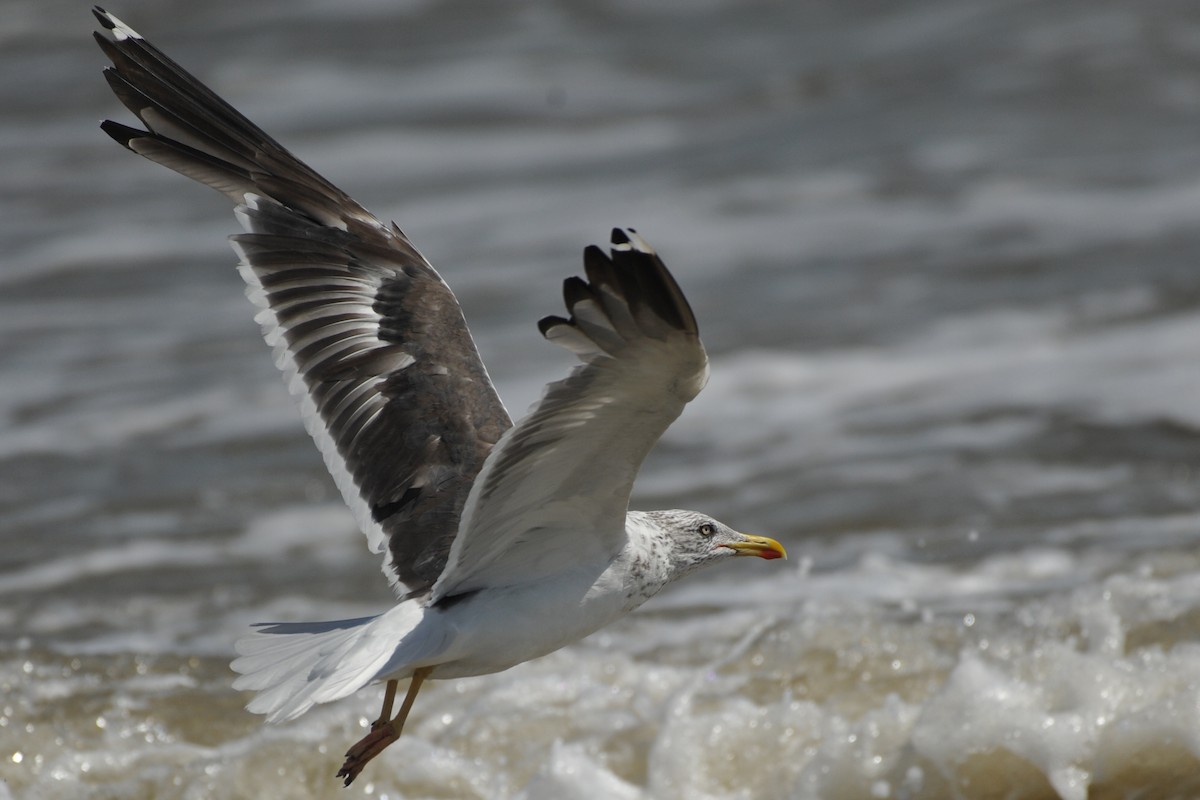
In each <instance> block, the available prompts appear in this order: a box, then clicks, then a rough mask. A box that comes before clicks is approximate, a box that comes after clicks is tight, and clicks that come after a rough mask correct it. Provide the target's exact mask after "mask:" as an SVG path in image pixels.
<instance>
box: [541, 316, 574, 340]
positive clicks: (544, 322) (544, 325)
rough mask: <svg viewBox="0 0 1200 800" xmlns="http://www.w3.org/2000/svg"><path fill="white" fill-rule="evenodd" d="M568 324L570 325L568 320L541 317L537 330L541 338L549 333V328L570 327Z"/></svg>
mask: <svg viewBox="0 0 1200 800" xmlns="http://www.w3.org/2000/svg"><path fill="white" fill-rule="evenodd" d="M570 324H571V321H570V320H568V319H563V318H562V317H556V316H553V315H551V316H549V317H542V318H541V319H539V320H538V330H539V331H540V332H541V334H542V336H545V335H546V334H547V333H548V332H549V331H550V329H551V328H556V327H558V326H559V325H570Z"/></svg>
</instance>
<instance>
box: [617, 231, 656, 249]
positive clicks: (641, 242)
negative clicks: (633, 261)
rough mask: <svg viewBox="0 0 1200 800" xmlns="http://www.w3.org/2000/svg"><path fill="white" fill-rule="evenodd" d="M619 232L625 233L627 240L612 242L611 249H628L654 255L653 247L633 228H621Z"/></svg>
mask: <svg viewBox="0 0 1200 800" xmlns="http://www.w3.org/2000/svg"><path fill="white" fill-rule="evenodd" d="M621 232H622V233H624V234H625V236H626V238H628V239H629V241H628V242H613V243H612V249H613V250H615V251H620V252H629V251H630V250H633V251H636V252H638V253H645V254H647V255H651V256H652V255H655V252H654V248H653V247H651V246H650V245H649V244H647V243H646V240H645V239H643V238H642V237H641V236H639V235H638V232H637V231H635V230H634V229H633V228H622V229H621Z"/></svg>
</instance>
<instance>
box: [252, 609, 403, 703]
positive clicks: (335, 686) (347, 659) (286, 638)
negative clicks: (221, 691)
mask: <svg viewBox="0 0 1200 800" xmlns="http://www.w3.org/2000/svg"><path fill="white" fill-rule="evenodd" d="M423 611H424V609H422V608H421V606H420V605H419V604H417V603H413V602H408V603H401V604H400V605H398V606H396V607H395V608H393V609H391V610H390V611H388V612H387V613H386V614H382V615H380V616H377V617H362V618H359V619H346V620H336V621H333V622H284V623H273V624H272V623H266V624H264V625H260V626H256V627H257V628H258V630H256V631H254V633H251V634H250V635H249V636H246V637H244V638H242V639H239V640H238V642H237V644H236V645H235V649H236V650H237V652H238V655H239V656H240V657H239V658H237V659H235V660H234V662H233V663H232V664H230V666H231V667H232V668H233V670H234V671H235V672H239V673H241V676H240V677H239V678H238V679H237V680H235V681H234V682H233V688H235V689H249V690H252V691H256V692H258V695H257V696H256V697H255V698H254V699H253V700H251V701H250V704H249V705H247V706H246V708H247V709H248V710H249V711H253V712H254V713H256V714H266V715H267V721H268V722H285V721H287V720H290V719H295V718H296V717H298V716H300V715H301V714H303V713H304V712H305V711H307V710H308V709H310V708H312V706H313V705H315V704H316V703H328V702H329V701H331V700H337V699H339V698H342V697H345V696H347V695H349V694H352V693H353V692H355V691H357V690H359V689H361V688H362V687H363V686H366V685H367V684H368V683H370V682H371V681H373V680H375V679H376V678H377V677H382V676H381V675H380V670H381V669H382V668H384V667H385V666H392V664H394V663H395V659H394V657H395V656H397V655H399V652H398V651H399V650H400V645H401V644H402V643H403V641H404V639H405V637H406V635H407V634H409V633H411V632H412V631H413V629H415V628H416V627H417V624H418V623H419V622H420V621H421V618H422V616H423ZM389 662H392V663H391V664H389ZM389 671H394V667H393V669H391V670H389Z"/></svg>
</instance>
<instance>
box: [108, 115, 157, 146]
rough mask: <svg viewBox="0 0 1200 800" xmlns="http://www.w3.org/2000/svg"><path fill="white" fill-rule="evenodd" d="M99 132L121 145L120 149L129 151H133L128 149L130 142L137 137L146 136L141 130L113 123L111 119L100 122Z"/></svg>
mask: <svg viewBox="0 0 1200 800" xmlns="http://www.w3.org/2000/svg"><path fill="white" fill-rule="evenodd" d="M100 130H102V131H104V132H105V133H107V134H108V135H109V136H111V137H112V139H113V141H115V142H116V143H117V144H119V145H121V146H122V147H126V148H129V149H130V150H132V149H133V148H132V147H129V142H130V141H132V140H133V139H135V138H137V137H139V136H145V135H146V132H145V131H143V130H138V129H137V128H131V127H129V126H128V125H122V124H121V123H119V122H113V121H112V120H111V119H106V120H104V121H103V122H101V123H100Z"/></svg>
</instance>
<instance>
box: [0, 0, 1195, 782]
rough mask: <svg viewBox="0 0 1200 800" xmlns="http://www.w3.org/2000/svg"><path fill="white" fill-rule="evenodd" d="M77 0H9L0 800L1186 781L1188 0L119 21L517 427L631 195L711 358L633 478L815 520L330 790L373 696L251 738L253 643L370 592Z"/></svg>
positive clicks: (761, 526) (214, 265)
mask: <svg viewBox="0 0 1200 800" xmlns="http://www.w3.org/2000/svg"><path fill="white" fill-rule="evenodd" d="M87 9H88V5H87V4H86V3H82V2H74V0H70V1H68V0H8V2H7V3H6V4H5V6H4V10H3V12H2V13H0V74H3V75H4V76H5V80H3V81H0V109H3V111H2V113H0V164H2V165H3V166H2V168H0V188H2V191H0V212H2V213H0V253H2V254H3V255H2V256H0V262H2V263H0V341H2V342H3V347H2V348H0V686H2V687H3V694H2V696H0V798H6V799H7V798H8V797H14V798H47V799H51V798H53V799H57V798H79V797H89V798H114V799H115V798H154V799H155V800H157V799H158V798H209V797H212V798H309V797H311V798H317V797H334V796H336V797H363V796H367V797H377V798H383V797H387V798H493V797H496V798H499V797H519V798H527V799H532V798H546V800H550V799H551V798H554V799H560V798H630V799H633V798H638V799H639V800H650V799H651V798H972V799H974V798H1000V797H1008V798H1055V797H1061V798H1066V799H1067V800H1083V799H1084V798H1132V797H1139V798H1171V797H1178V798H1191V797H1197V796H1200V265H1198V264H1197V260H1198V259H1200V225H1198V224H1197V220H1198V218H1200V6H1197V5H1196V4H1195V3H1193V2H1184V0H1178V1H1177V2H1172V1H1171V0H1149V1H1148V2H1137V3H1130V2H1117V1H1116V0H1061V1H1060V2H1056V3H1041V2H1031V1H1030V0H978V1H977V2H970V3H964V2H961V0H912V1H911V2H905V3H893V2H875V1H873V0H814V1H813V2H804V3H789V2H766V1H765V0H764V1H763V2H734V1H733V0H700V2H694V3H688V4H675V5H668V4H656V3H646V2H635V1H634V0H600V1H599V2H597V1H596V0H564V1H563V2H503V1H501V2H493V3H487V4H477V3H472V2H467V1H466V0H458V1H457V2H456V1H453V0H448V1H446V2H439V1H438V0H414V1H413V2H393V1H392V0H349V1H348V2H338V3H334V2H317V0H303V1H302V2H298V1H297V0H287V1H286V2H285V0H264V1H263V2H256V3H253V4H251V3H246V2H231V1H230V0H215V1H214V2H205V3H184V2H179V1H178V0H176V1H174V2H161V0H158V1H156V2H150V0H124V2H123V4H122V5H121V6H120V7H116V6H114V7H112V8H111V9H110V10H112V11H113V12H115V13H116V14H118V15H119V16H121V17H122V18H123V19H124V20H125V21H127V22H128V23H129V24H131V25H132V26H133V27H135V28H137V29H138V30H139V31H140V32H141V33H143V34H145V35H146V36H147V37H148V38H150V39H151V40H152V41H154V42H155V43H156V44H158V45H159V46H160V47H162V48H163V49H165V50H166V51H167V52H168V53H170V54H171V55H172V56H173V57H174V58H176V59H177V60H179V61H180V62H182V63H183V64H184V65H185V66H188V67H189V68H191V69H192V70H193V71H195V72H196V73H197V74H198V75H199V76H200V77H201V78H202V79H203V80H206V81H207V82H209V83H210V84H211V85H212V86H213V87H214V88H215V89H217V90H218V91H219V92H221V93H222V94H224V95H225V96H226V97H227V98H228V99H229V100H231V101H232V102H233V103H234V105H236V106H238V107H239V108H240V109H242V110H243V111H244V112H246V113H247V114H248V115H249V116H250V117H251V118H253V119H254V120H255V121H257V122H258V123H259V124H260V125H262V126H263V127H264V128H266V129H267V130H268V131H270V132H272V133H273V134H274V135H275V136H276V137H277V138H279V139H281V140H282V141H283V142H284V144H285V145H287V146H289V147H290V148H291V149H293V150H294V151H295V152H296V153H297V154H298V155H300V156H301V157H302V158H304V159H305V160H307V161H308V162H309V163H310V164H312V165H313V166H314V167H315V168H316V169H318V170H319V171H321V172H322V173H324V174H325V175H326V176H327V177H329V178H330V179H331V180H333V181H334V182H335V183H337V184H339V185H340V186H342V187H343V188H344V189H346V190H347V191H348V192H349V193H350V194H351V195H353V196H354V197H356V198H357V199H358V200H359V201H361V202H362V203H363V204H364V205H366V206H367V207H368V208H370V209H372V210H373V211H375V212H376V213H377V214H378V215H379V216H381V217H384V218H391V219H395V220H396V221H397V222H398V223H399V224H400V226H401V227H402V228H404V230H405V231H406V232H407V233H408V234H409V235H410V236H411V237H412V239H413V240H414V241H415V242H416V244H417V246H418V247H420V248H421V249H422V251H423V252H424V253H425V254H426V255H427V256H428V257H429V258H430V259H431V261H432V262H433V263H434V264H435V265H436V266H438V268H439V269H440V270H441V271H442V274H443V275H444V276H445V278H446V279H447V281H448V282H449V283H450V284H451V285H452V286H453V287H454V288H455V290H456V291H457V293H458V296H459V298H460V300H461V302H462V304H463V306H464V307H465V310H466V313H467V317H468V320H469V321H470V323H471V325H472V327H473V330H474V332H475V335H476V338H477V340H478V342H479V345H480V348H481V350H482V351H483V355H484V357H485V360H486V362H487V363H488V365H489V368H490V370H491V374H492V377H493V378H494V380H495V381H496V383H497V385H498V387H499V389H500V391H501V395H502V396H503V397H504V398H505V399H506V402H507V403H508V405H509V408H510V410H512V411H513V413H514V414H519V413H520V412H521V411H523V409H524V408H526V407H527V406H528V405H529V403H531V402H532V401H533V400H534V399H535V398H536V397H537V395H538V392H539V391H540V387H541V386H542V385H543V384H544V383H545V382H546V381H547V380H550V379H553V378H554V377H555V376H558V375H560V374H562V373H563V372H564V371H565V370H566V369H567V368H568V367H569V365H570V363H571V362H570V359H569V357H568V356H567V355H566V354H564V353H559V352H558V350H557V348H554V347H552V346H550V345H548V344H546V343H544V342H543V341H542V340H541V339H540V337H539V336H538V335H537V332H536V330H535V328H534V322H535V321H536V319H537V318H538V317H540V316H542V315H544V314H548V313H557V312H558V310H559V307H560V303H561V301H560V299H559V286H560V282H561V280H562V278H564V277H566V276H567V275H569V274H575V273H577V272H578V271H579V270H580V258H579V254H580V251H581V248H582V247H583V246H584V245H585V244H587V243H590V242H603V241H605V240H606V237H607V233H608V230H609V228H611V227H612V226H614V225H631V226H634V227H636V228H637V229H638V230H640V231H641V232H642V233H643V234H644V235H645V236H646V238H647V239H648V240H649V241H650V242H652V243H653V244H654V245H655V246H656V247H657V248H658V249H659V251H660V252H661V253H662V254H663V256H664V258H665V260H666V261H667V263H668V264H669V265H670V266H671V267H672V269H673V270H674V272H675V274H676V276H677V277H678V279H679V281H680V282H681V284H682V285H683V287H684V288H685V290H686V291H687V292H688V294H689V296H690V298H691V301H692V304H693V306H694V307H695V310H696V312H697V315H698V317H699V319H700V324H701V329H702V331H703V333H704V338H705V343H706V345H707V347H708V350H709V353H710V355H711V357H712V362H713V363H712V379H711V381H710V383H709V386H708V389H707V390H706V391H705V392H704V393H703V394H702V395H701V397H700V398H699V399H698V400H697V401H696V402H695V403H694V405H693V406H691V407H690V408H689V409H688V411H687V412H686V413H685V416H684V417H683V418H682V419H681V420H680V422H679V423H678V424H676V426H675V427H673V428H672V429H671V430H670V431H669V432H668V434H667V436H666V437H665V439H664V440H663V442H662V444H661V445H660V446H659V448H658V449H657V450H656V452H655V453H654V455H653V456H652V458H651V460H650V462H649V463H648V464H647V466H646V468H645V470H644V472H643V476H642V479H641V482H640V483H639V487H638V490H637V493H636V496H635V498H634V505H635V507H639V508H652V507H675V506H682V507H693V508H697V509H701V510H704V511H707V512H709V513H712V514H714V515H716V516H718V517H720V518H721V519H724V520H726V521H728V522H730V523H732V524H734V525H736V526H737V527H740V528H741V529H743V530H747V531H754V532H761V533H766V534H770V535H773V536H776V537H778V538H779V539H781V540H782V541H783V542H784V543H785V544H786V545H787V546H788V548H789V551H790V553H791V555H792V560H791V561H789V562H787V563H786V564H783V565H782V566H780V565H779V563H778V562H775V563H771V564H766V563H754V564H744V563H740V562H739V564H737V565H734V566H729V567H727V568H723V569H720V570H714V571H712V572H709V573H706V574H702V575H699V576H696V577H695V578H694V579H692V580H690V581H688V582H686V583H685V584H683V585H681V586H680V587H678V589H677V590H675V591H671V592H669V593H668V594H666V595H665V596H663V597H661V598H659V599H658V600H656V601H654V602H652V603H651V604H649V605H648V606H647V607H646V608H645V609H644V610H643V611H642V612H640V613H638V614H636V615H634V616H633V617H631V618H629V619H628V620H626V621H624V622H623V623H621V624H619V625H616V626H614V627H613V628H611V629H609V630H607V631H604V632H602V633H600V634H598V635H596V636H594V637H592V638H591V639H588V640H585V641H584V642H581V643H580V644H578V645H576V646H572V647H570V648H567V649H565V650H563V651H560V652H559V653H556V654H554V655H552V656H549V657H547V658H545V659H541V660H539V661H536V662H532V663H529V664H526V665H522V666H520V667H518V668H515V669H513V670H511V671H509V672H507V673H503V674H500V675H494V676H490V677H485V678H478V679H471V680H463V681H455V682H446V683H436V684H433V685H431V686H430V687H429V688H427V689H426V690H425V691H424V692H423V693H422V696H421V698H420V701H419V702H418V704H417V706H416V709H415V711H414V715H413V717H412V720H411V722H410V726H409V729H408V730H407V731H406V733H405V736H404V738H403V739H402V740H401V741H400V742H399V743H398V744H396V745H395V746H393V747H392V748H391V749H390V750H389V751H388V752H387V753H386V754H385V755H384V756H383V757H381V758H380V759H378V760H376V761H375V762H374V763H372V765H371V766H370V767H369V768H368V770H367V772H366V773H365V774H364V777H363V778H362V779H360V780H359V782H357V783H356V784H355V785H354V786H353V787H351V788H350V789H348V790H345V791H342V790H340V788H338V783H337V782H336V781H335V780H334V778H333V773H334V771H335V770H336V769H337V767H338V765H339V764H340V761H341V753H342V751H343V750H344V749H345V747H346V746H347V745H348V744H349V743H350V742H352V741H354V740H355V739H357V738H358V737H359V736H360V735H361V734H362V731H363V729H364V727H365V725H366V724H367V721H368V719H370V718H371V716H372V715H373V714H374V713H375V712H376V711H377V704H378V697H379V693H378V690H376V689H371V690H366V691H364V692H363V693H361V694H360V695H359V696H356V697H355V698H353V699H350V700H346V701H342V702H340V703H337V704H334V705H332V706H324V707H320V708H318V709H315V710H314V711H313V712H310V713H309V714H308V715H307V716H306V717H304V718H303V719H301V720H300V721H298V722H296V723H292V724H288V725H284V726H280V727H265V726H263V725H262V724H261V721H260V719H259V718H257V717H255V716H253V715H251V714H249V713H247V712H244V711H243V710H242V705H243V703H244V702H245V701H246V699H247V698H245V697H243V696H241V695H239V694H238V693H235V692H234V691H233V690H232V689H231V688H230V687H229V683H230V680H231V673H230V672H229V670H228V667H227V663H228V660H229V658H230V656H231V650H232V641H233V640H234V639H235V638H236V637H237V636H238V635H239V634H240V633H241V631H243V630H244V629H245V626H247V625H248V624H250V623H252V622H255V621H259V620H281V619H322V618H336V617H345V616H356V615H360V614H368V613H375V612H377V611H379V610H381V609H383V608H385V607H386V606H387V605H388V604H389V603H390V601H391V598H390V595H389V593H388V589H387V587H386V584H385V582H384V580H383V579H382V577H381V576H380V573H379V565H378V564H377V562H376V559H375V558H374V557H372V556H370V555H368V554H367V552H366V550H365V547H364V540H363V537H362V536H361V534H359V533H358V532H357V531H356V530H355V528H354V525H353V522H352V520H351V518H350V516H349V513H348V512H347V511H345V509H344V508H343V506H342V504H341V502H340V499H339V498H338V496H337V493H336V490H335V489H334V487H333V485H332V482H331V481H330V480H329V478H328V477H327V475H326V473H325V470H324V468H323V466H322V464H321V460H320V458H319V456H318V455H317V452H316V449H315V448H314V447H313V446H312V444H311V442H310V441H309V440H308V438H307V437H306V435H305V434H304V432H303V430H302V428H301V425H300V423H299V417H298V413H297V412H296V410H295V409H294V407H293V403H292V400H291V398H289V397H288V395H287V393H286V391H285V389H284V387H283V385H282V382H281V381H280V380H279V378H278V376H277V374H276V371H275V368H274V366H273V365H272V363H271V358H270V356H269V353H268V350H267V348H266V347H265V346H264V345H263V343H262V341H261V339H260V337H259V335H258V331H257V329H256V326H255V324H254V322H253V321H252V308H251V306H250V304H249V303H248V302H247V301H246V300H245V298H244V297H243V296H242V286H241V282H240V280H239V279H238V276H237V274H236V272H235V271H234V269H233V264H234V256H233V254H232V252H231V251H230V250H229V248H228V247H227V246H226V245H225V244H224V242H223V241H222V240H223V238H224V237H225V236H226V235H227V234H229V233H232V232H234V231H235V223H234V221H233V219H232V217H231V215H230V213H229V209H228V208H227V205H226V203H225V201H224V199H223V198H221V197H219V196H218V195H216V194H215V193H212V192H209V191H207V190H205V189H203V188H202V187H197V186H194V185H191V184H189V183H188V182H187V181H185V180H184V179H182V178H180V177H178V176H176V175H174V174H171V173H169V172H167V171H166V170H164V169H161V168H159V167H157V166H156V165H153V164H150V163H149V162H145V161H143V160H141V159H138V158H136V157H134V156H132V155H130V154H129V153H127V152H124V151H122V150H121V149H120V148H119V147H117V146H116V145H115V144H114V143H112V142H111V141H109V140H108V139H107V137H105V136H104V135H103V134H102V133H101V132H100V131H99V130H98V128H97V122H98V121H99V120H100V119H102V118H105V117H114V118H117V119H120V120H123V121H126V122H128V121H130V117H129V115H127V114H126V113H125V112H124V110H123V109H121V108H120V107H119V105H118V103H117V102H116V101H115V100H114V99H113V98H112V96H111V95H110V93H109V91H108V89H107V87H106V85H105V83H104V81H103V79H102V77H101V75H100V68H101V67H102V66H103V63H104V60H103V58H102V56H101V54H100V52H99V51H98V49H97V48H96V47H95V45H94V44H93V43H92V41H91V40H90V35H89V33H90V30H91V27H92V18H91V15H90V14H89V13H88V10H87Z"/></svg>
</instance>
